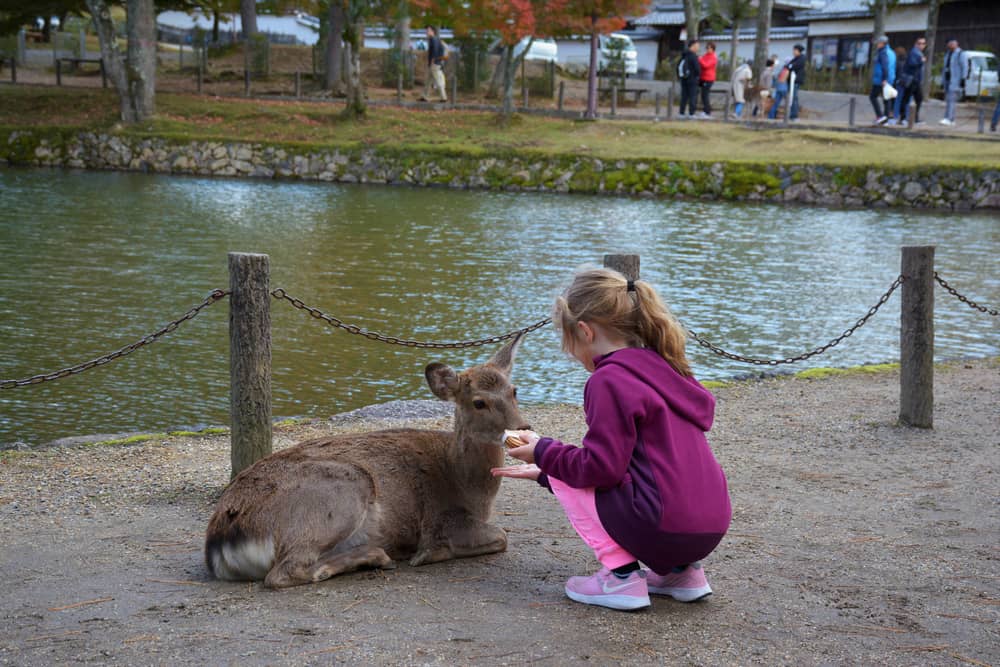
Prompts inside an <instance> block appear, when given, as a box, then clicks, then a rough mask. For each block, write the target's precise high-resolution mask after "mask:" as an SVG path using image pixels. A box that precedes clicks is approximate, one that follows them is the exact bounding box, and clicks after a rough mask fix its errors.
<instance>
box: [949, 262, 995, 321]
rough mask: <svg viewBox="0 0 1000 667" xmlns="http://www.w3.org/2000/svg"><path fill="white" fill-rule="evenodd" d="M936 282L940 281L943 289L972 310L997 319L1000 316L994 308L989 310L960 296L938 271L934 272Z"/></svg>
mask: <svg viewBox="0 0 1000 667" xmlns="http://www.w3.org/2000/svg"><path fill="white" fill-rule="evenodd" d="M934 280H936V281H938V283H940V285H941V287H943V288H945V289H946V290H947V291H948V293H949V294H951V295H952V296H954V297H955V298H957V299H958V300H959V301H961V302H962V303H964V304H967V305H968V306H969V307H970V308H975V309H976V310H978V311H979V312H981V313H987V314H989V315H992V316H993V317H997V315H1000V312H997V311H996V310H994V309H992V308H987V307H986V306H980V305H979V304H978V303H976V302H975V301H973V300H971V299H969V298H968V297H965V296H963V295H962V294H959V293H958V290H956V289H955V288H954V287H952V286H951V285H949V284H948V283H947V282H945V279H944V278H942V277H941V276H939V275H938V272H937V271H935V272H934Z"/></svg>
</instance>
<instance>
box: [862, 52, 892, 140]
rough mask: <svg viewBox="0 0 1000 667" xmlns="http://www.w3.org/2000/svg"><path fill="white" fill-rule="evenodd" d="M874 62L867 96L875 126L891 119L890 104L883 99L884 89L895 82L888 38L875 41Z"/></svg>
mask: <svg viewBox="0 0 1000 667" xmlns="http://www.w3.org/2000/svg"><path fill="white" fill-rule="evenodd" d="M875 48H876V51H875V62H874V63H873V67H872V90H871V93H869V95H868V99H869V100H871V103H872V109H874V110H875V125H885V124H886V123H887V122H888V121H889V118H890V117H892V103H891V102H890V101H889V100H886V99H885V87H886V86H891V85H892V84H893V83H895V82H896V53H895V52H894V51H893V50H892V49H891V48H889V38H888V37H886V36H885V35H879V36H878V37H877V38H876V39H875Z"/></svg>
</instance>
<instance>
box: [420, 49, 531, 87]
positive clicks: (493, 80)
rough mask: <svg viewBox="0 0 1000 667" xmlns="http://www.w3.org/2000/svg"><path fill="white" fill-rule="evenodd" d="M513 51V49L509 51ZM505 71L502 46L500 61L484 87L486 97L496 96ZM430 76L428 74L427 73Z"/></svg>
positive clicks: (505, 56) (505, 50)
mask: <svg viewBox="0 0 1000 667" xmlns="http://www.w3.org/2000/svg"><path fill="white" fill-rule="evenodd" d="M510 52H511V53H513V52H514V51H513V49H512V50H511V51H510ZM506 71H507V49H506V48H504V49H503V50H502V51H501V52H500V62H498V63H497V66H496V69H494V70H493V76H492V77H490V85H489V87H488V88H487V89H486V97H488V98H490V99H493V98H495V97H496V96H497V91H498V90H499V89H500V86H501V84H502V83H503V77H504V72H506ZM428 76H430V74H428Z"/></svg>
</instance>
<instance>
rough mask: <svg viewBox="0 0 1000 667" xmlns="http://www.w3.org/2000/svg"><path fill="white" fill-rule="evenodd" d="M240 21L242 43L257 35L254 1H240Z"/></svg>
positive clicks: (255, 4)
mask: <svg viewBox="0 0 1000 667" xmlns="http://www.w3.org/2000/svg"><path fill="white" fill-rule="evenodd" d="M240 21H241V23H242V24H243V41H246V40H248V39H250V38H251V37H253V36H254V35H256V34H257V2H256V0H240Z"/></svg>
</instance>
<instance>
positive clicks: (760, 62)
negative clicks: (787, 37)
mask: <svg viewBox="0 0 1000 667" xmlns="http://www.w3.org/2000/svg"><path fill="white" fill-rule="evenodd" d="M773 8H774V0H760V3H759V5H758V6H757V39H756V41H755V43H754V47H753V66H754V70H755V71H756V72H758V73H760V72H763V71H764V67H765V66H766V63H767V58H768V56H769V55H770V54H769V53H768V51H769V50H770V49H769V47H770V45H771V13H772V10H773Z"/></svg>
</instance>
